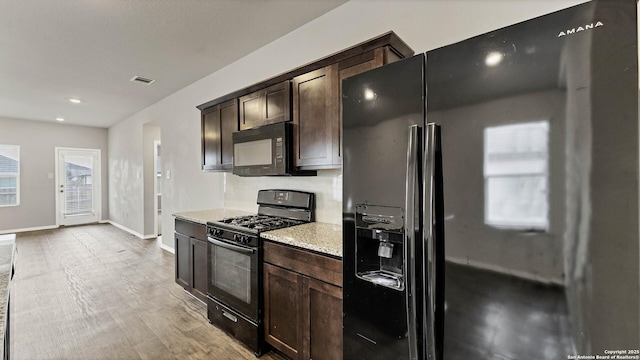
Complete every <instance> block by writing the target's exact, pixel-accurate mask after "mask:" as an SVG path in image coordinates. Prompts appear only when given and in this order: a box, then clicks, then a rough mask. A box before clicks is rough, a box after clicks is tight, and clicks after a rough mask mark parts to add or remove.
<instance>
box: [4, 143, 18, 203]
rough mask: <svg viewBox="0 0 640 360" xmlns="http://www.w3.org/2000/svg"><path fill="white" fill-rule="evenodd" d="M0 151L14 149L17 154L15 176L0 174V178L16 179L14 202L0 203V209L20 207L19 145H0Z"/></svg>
mask: <svg viewBox="0 0 640 360" xmlns="http://www.w3.org/2000/svg"><path fill="white" fill-rule="evenodd" d="M0 149H15V150H16V151H17V154H18V156H17V157H18V159H17V162H18V169H17V171H16V173H15V174H13V173H2V172H0V178H15V179H16V202H15V204H2V203H0V208H3V207H11V206H20V172H21V171H20V170H21V166H20V165H21V164H20V162H21V161H20V145H10V144H0Z"/></svg>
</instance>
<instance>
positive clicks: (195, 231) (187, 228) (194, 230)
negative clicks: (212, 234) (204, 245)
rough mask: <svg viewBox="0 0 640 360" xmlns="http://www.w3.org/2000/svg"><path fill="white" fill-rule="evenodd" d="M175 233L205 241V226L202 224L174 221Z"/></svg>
mask: <svg viewBox="0 0 640 360" xmlns="http://www.w3.org/2000/svg"><path fill="white" fill-rule="evenodd" d="M175 226H176V232H177V233H180V234H183V235H187V236H189V237H193V238H196V239H200V240H203V241H207V226H206V225H203V224H198V223H194V222H191V221H186V220H178V219H176V225H175Z"/></svg>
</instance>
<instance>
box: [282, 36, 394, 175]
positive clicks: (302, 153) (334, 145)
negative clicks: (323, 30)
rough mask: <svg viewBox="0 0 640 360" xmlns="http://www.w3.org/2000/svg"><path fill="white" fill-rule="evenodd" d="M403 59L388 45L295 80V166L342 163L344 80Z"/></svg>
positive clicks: (326, 166)
mask: <svg viewBox="0 0 640 360" xmlns="http://www.w3.org/2000/svg"><path fill="white" fill-rule="evenodd" d="M398 59H400V57H399V56H398V55H396V54H395V53H394V52H392V51H391V49H390V48H389V47H388V46H385V47H381V48H377V49H374V50H371V51H368V52H366V53H364V54H360V55H357V56H353V57H351V58H348V59H345V60H343V61H340V62H339V63H336V64H333V65H330V66H327V67H324V68H322V69H319V70H316V71H312V72H310V73H307V74H304V75H300V76H297V77H295V78H294V79H293V123H294V141H293V144H294V149H295V152H296V159H295V165H296V166H298V167H299V168H300V169H304V170H316V169H339V168H340V166H341V164H342V145H341V144H342V99H341V96H340V94H341V93H342V89H341V87H342V80H343V79H346V78H348V77H350V76H353V75H357V74H361V73H363V72H365V71H369V70H371V69H375V68H377V67H380V66H382V65H385V64H387V63H390V62H393V61H396V60H398Z"/></svg>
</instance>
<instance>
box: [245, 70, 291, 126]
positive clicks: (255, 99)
mask: <svg viewBox="0 0 640 360" xmlns="http://www.w3.org/2000/svg"><path fill="white" fill-rule="evenodd" d="M290 120H291V83H290V82H289V81H288V80H287V81H283V82H281V83H279V84H275V85H272V86H269V87H268V88H266V89H262V90H258V91H255V92H253V93H251V94H247V95H245V96H242V97H240V130H246V129H251V128H254V127H258V126H262V125H266V124H273V123H277V122H282V121H290Z"/></svg>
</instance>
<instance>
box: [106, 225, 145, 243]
mask: <svg viewBox="0 0 640 360" xmlns="http://www.w3.org/2000/svg"><path fill="white" fill-rule="evenodd" d="M106 222H107V223H109V224H111V225H113V226H115V227H117V228H118V229H120V230H124V231H126V232H128V233H129V234H131V235H134V236H137V237H139V238H140V239H144V238H145V237H144V235H142V234H140V233H139V232H137V231H134V230H131V229H129V228H128V227H126V226H124V225H121V224H118V223H117V222H115V221H111V220H106Z"/></svg>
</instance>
